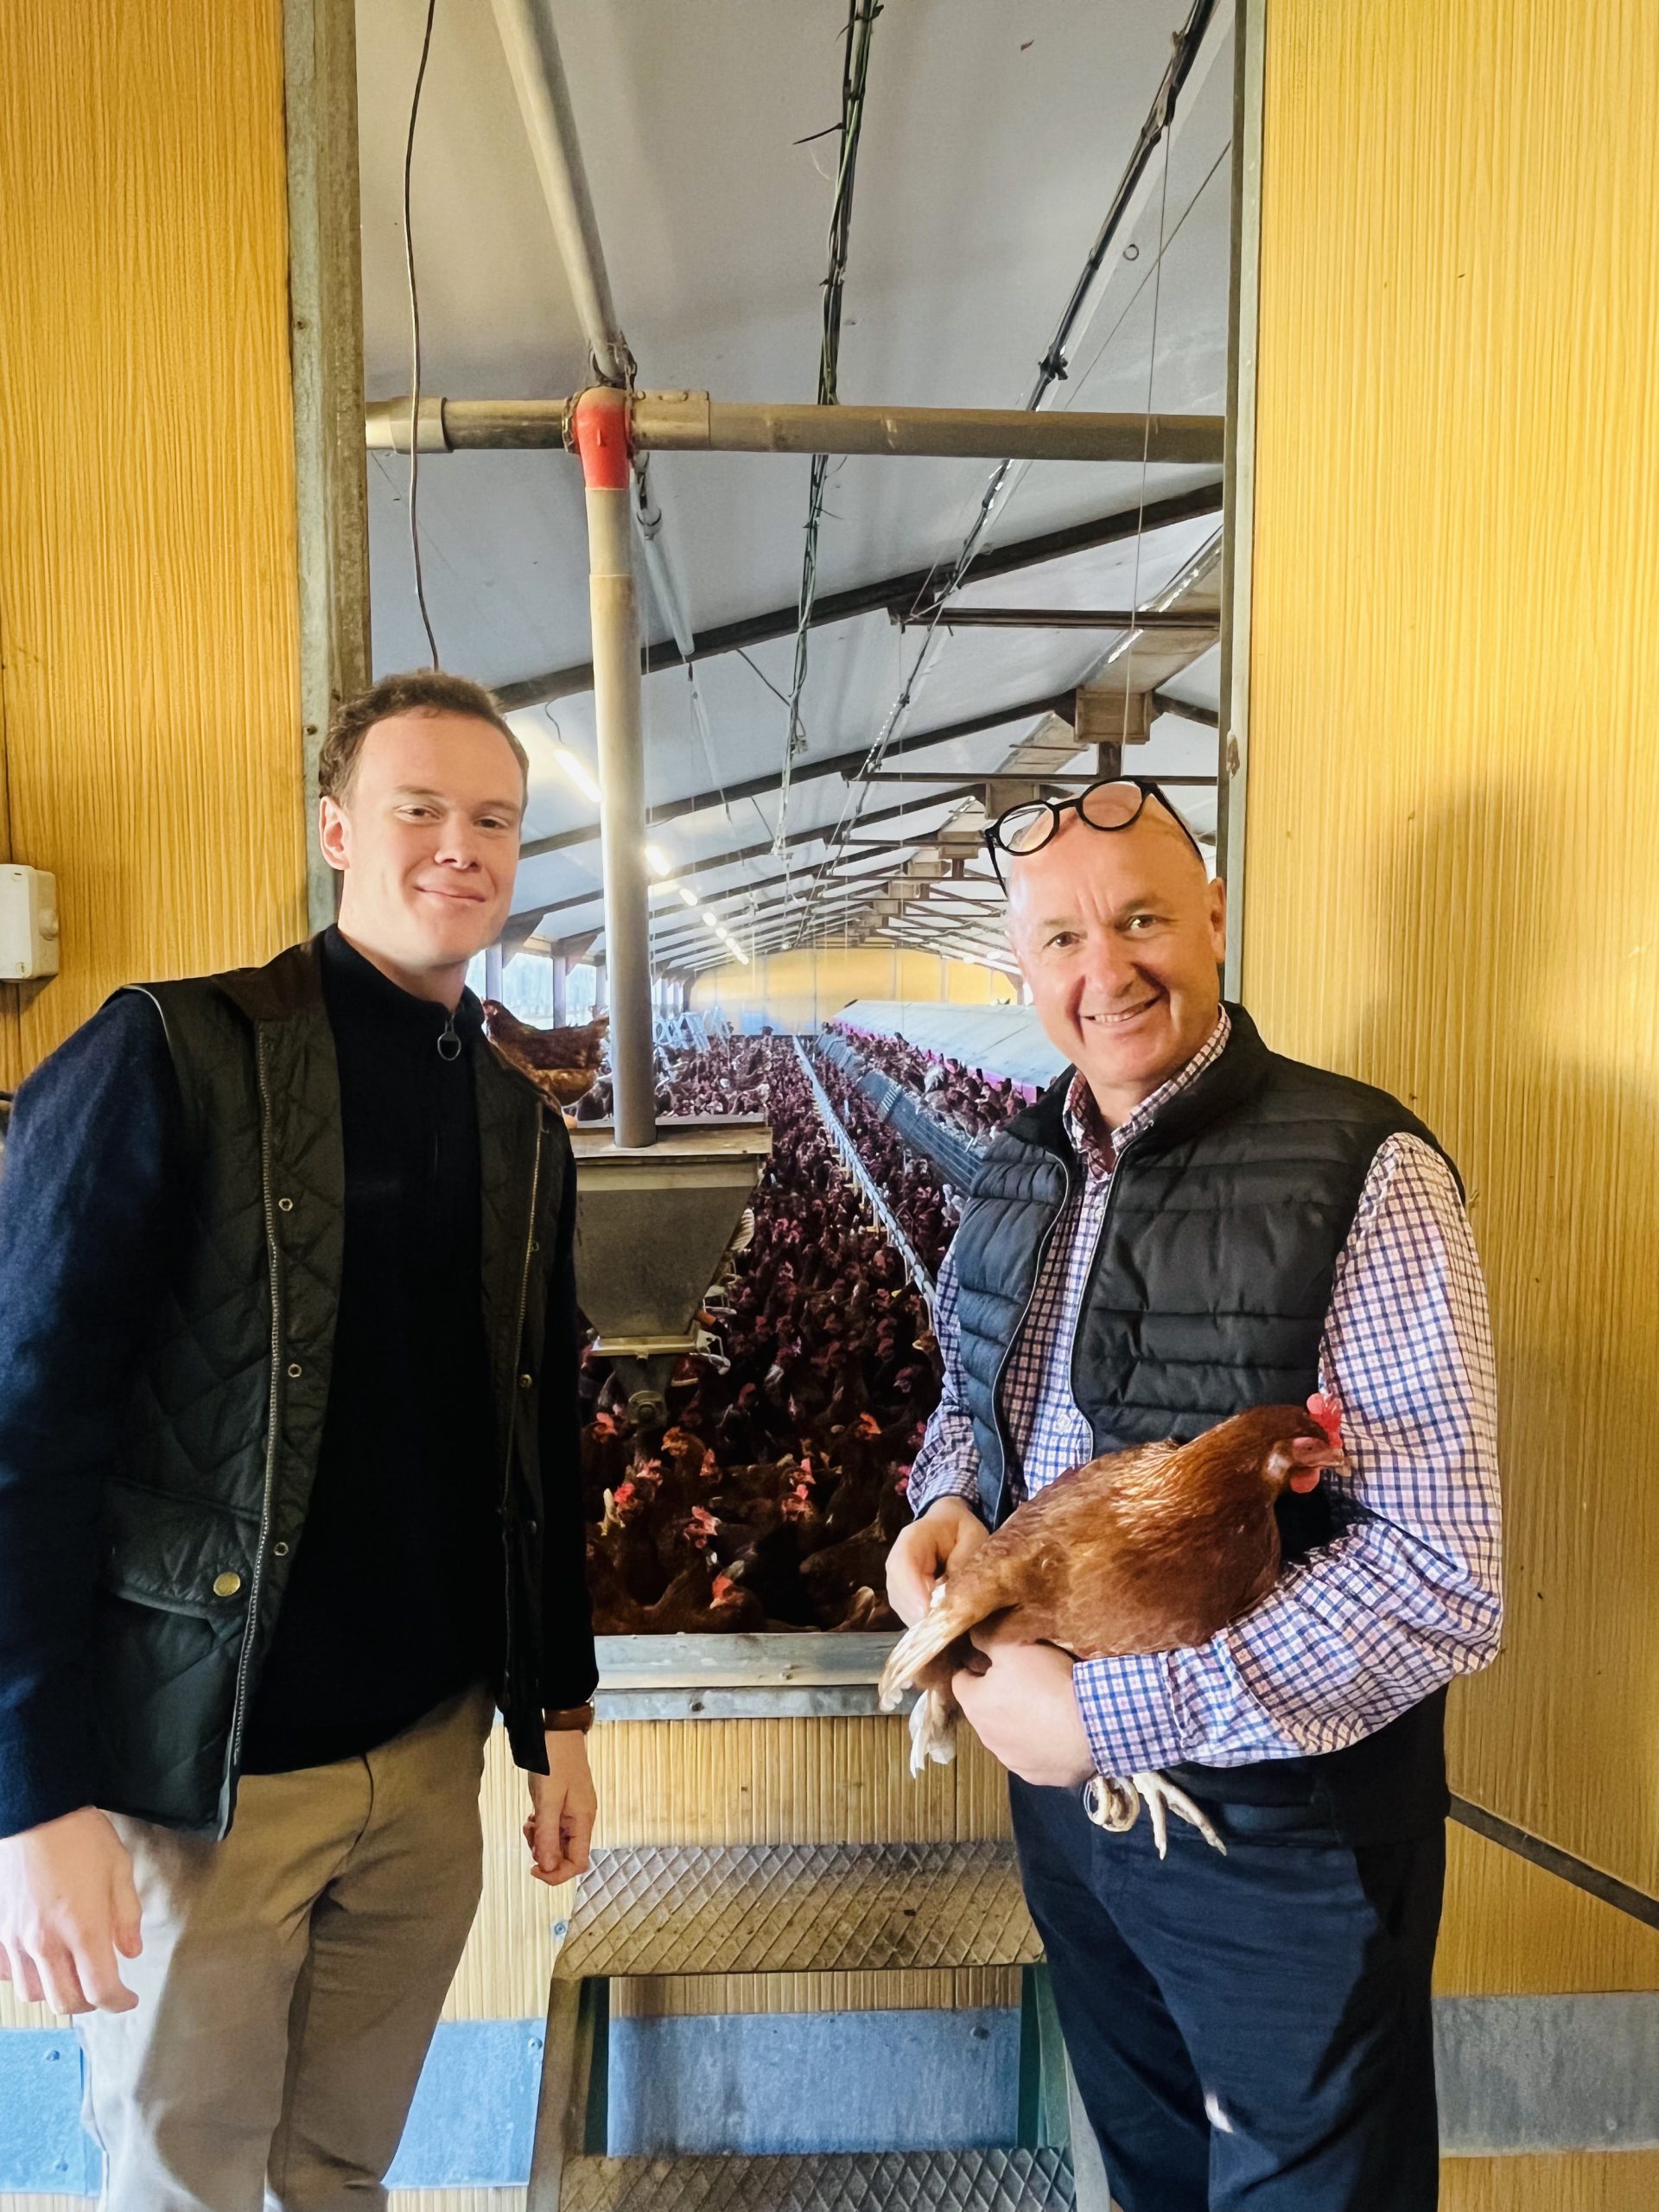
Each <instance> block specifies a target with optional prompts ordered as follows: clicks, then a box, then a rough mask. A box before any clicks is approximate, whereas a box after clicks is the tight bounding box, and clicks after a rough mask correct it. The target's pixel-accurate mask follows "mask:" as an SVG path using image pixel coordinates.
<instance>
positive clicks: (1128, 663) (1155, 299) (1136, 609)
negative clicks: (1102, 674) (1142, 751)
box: [1123, 130, 1170, 730]
mask: <svg viewBox="0 0 1659 2212" xmlns="http://www.w3.org/2000/svg"><path fill="white" fill-rule="evenodd" d="M1169 138H1170V134H1169V132H1168V131H1167V130H1166V131H1165V133H1164V176H1163V185H1162V189H1161V192H1160V196H1159V201H1158V258H1157V261H1156V262H1155V263H1154V272H1155V275H1154V283H1153V287H1152V336H1151V339H1150V340H1149V341H1148V343H1147V398H1146V406H1145V410H1144V414H1145V418H1146V419H1145V427H1144V429H1142V431H1141V496H1140V498H1139V499H1138V500H1137V501H1136V502H1135V567H1134V570H1133V575H1132V581H1131V582H1130V585H1129V613H1131V614H1138V613H1140V611H1141V544H1142V541H1143V538H1144V537H1145V527H1144V526H1145V523H1146V517H1147V458H1148V455H1149V454H1150V452H1151V448H1152V380H1153V378H1154V374H1155V373H1156V371H1157V367H1158V313H1159V309H1160V307H1161V306H1162V304H1163V296H1164V228H1165V225H1166V221H1167V219H1168V215H1169ZM1139 634H1140V633H1139V632H1138V631H1135V630H1133V629H1132V630H1131V631H1130V632H1129V635H1128V649H1127V651H1126V652H1124V655H1123V727H1124V728H1125V729H1126V730H1127V729H1128V726H1129V699H1130V696H1131V693H1130V690H1129V682H1130V678H1131V677H1132V675H1133V673H1134V670H1135V640H1136V639H1137V638H1138V636H1139Z"/></svg>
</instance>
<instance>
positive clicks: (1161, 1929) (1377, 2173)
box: [1011, 1780, 1446, 2212]
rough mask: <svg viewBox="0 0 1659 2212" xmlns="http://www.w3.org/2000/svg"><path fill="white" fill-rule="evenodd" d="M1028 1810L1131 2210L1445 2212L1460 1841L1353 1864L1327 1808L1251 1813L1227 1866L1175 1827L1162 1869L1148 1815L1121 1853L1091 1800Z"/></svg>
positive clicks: (1064, 1990) (1441, 1838) (1223, 1817)
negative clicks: (1449, 1879) (1447, 1974)
mask: <svg viewBox="0 0 1659 2212" xmlns="http://www.w3.org/2000/svg"><path fill="white" fill-rule="evenodd" d="M1011 1795H1012V1802H1013V1808H1014V1837H1015V1840H1016V1842H1017V1844H1018V1847H1019V1852H1020V1871H1021V1873H1022V1875H1023V1878H1024V1881H1025V1887H1026V1896H1027V1900H1028V1901H1029V1904H1030V1906H1031V1912H1032V1917H1033V1920H1034V1921H1035V1922H1036V1923H1037V1927H1038V1929H1039V1932H1040V1934H1041V1936H1042V1938H1043V1942H1044V1945H1045V1947H1046V1950H1047V1953H1048V1962H1049V1971H1050V1973H1051V1974H1052V1978H1053V1987H1054V1998H1055V2003H1056V2005H1057V2007H1058V2012H1059V2017H1060V2025H1061V2027H1062V2028H1063V2030H1064V2031H1065V2042H1066V2048H1067V2050H1068V2051H1069V2052H1070V2054H1071V2066H1072V2070H1073V2072H1074V2073H1075V2074H1076V2075H1077V2087H1078V2088H1079V2090H1080V2091H1081V2093H1082V2096H1083V2101H1084V2106H1085V2107H1086V2109H1087V2111H1088V2113H1089V2117H1090V2120H1092V2122H1093V2123H1094V2127H1095V2133H1096V2135H1097V2136H1098V2137H1099V2139H1100V2147H1101V2153H1102V2156H1103V2158H1104V2160H1105V2164H1106V2172H1107V2176H1108V2178H1109V2181H1110V2183H1111V2185H1112V2194H1113V2196H1114V2197H1115V2199H1116V2202H1117V2203H1118V2204H1119V2205H1121V2206H1122V2212H1433V2206H1434V2205H1435V2204H1436V2203H1437V2202H1438V2201H1439V2165H1440V2158H1439V2140H1438V2129H1437V2125H1436V2115H1435V2104H1434V2045H1433V2023H1432V2018H1431V2013H1430V2005H1429V1979H1430V1974H1431V1971H1432V1969H1433V1960H1434V1943H1435V1938H1436V1936H1437V1935H1438V1933H1439V1929H1440V1896H1441V1890H1442V1887H1443V1884H1444V1877H1445V1869H1446V1832H1445V1828H1444V1826H1443V1825H1441V1826H1440V1827H1437V1828H1436V1829H1435V1830H1434V1831H1433V1834H1430V1835H1428V1836H1427V1837H1422V1838H1420V1839H1419V1840H1415V1841H1412V1842H1404V1843H1386V1844H1371V1845H1362V1846H1358V1847H1352V1846H1350V1845H1346V1844H1344V1843H1342V1842H1341V1841H1339V1840H1338V1837H1337V1836H1336V1834H1335V1833H1334V1831H1333V1830H1332V1829H1331V1828H1330V1827H1328V1826H1327V1825H1325V1823H1324V1822H1323V1821H1322V1819H1321V1818H1320V1816H1319V1815H1317V1814H1315V1813H1314V1812H1313V1811H1312V1810H1311V1809H1308V1810H1305V1811H1304V1812H1302V1813H1301V1814H1300V1815H1295V1814H1292V1815H1289V1819H1290V1820H1291V1821H1293V1822H1295V1823H1297V1824H1296V1825H1294V1826H1291V1827H1287V1824H1286V1816H1285V1815H1283V1814H1280V1813H1276V1812H1275V1813H1273V1814H1269V1813H1267V1812H1265V1811H1262V1812H1256V1811H1253V1810H1252V1808H1243V1807H1241V1808H1234V1809H1233V1810H1232V1812H1231V1813H1229V1812H1228V1811H1226V1810H1224V1811H1222V1812H1221V1813H1220V1814H1219V1815H1217V1827H1220V1828H1221V1829H1222V1832H1223V1834H1224V1836H1225V1838H1226V1840H1227V1856H1226V1857H1225V1858H1223V1857H1222V1856H1221V1854H1220V1853H1218V1852H1217V1851H1215V1850H1213V1849H1212V1848H1211V1846H1210V1845H1209V1844H1207V1843H1205V1840H1204V1839H1203V1838H1202V1837H1201V1836H1200V1835H1199V1834H1198V1832H1197V1830H1196V1829H1193V1828H1191V1827H1187V1826H1185V1823H1183V1822H1181V1821H1175V1820H1173V1819H1172V1821H1171V1822H1170V1837H1169V1856H1168V1858H1167V1859H1166V1860H1163V1861H1161V1862H1160V1859H1159V1858H1158V1855H1157V1853H1156V1851H1155V1849H1154V1845H1153V1840H1152V1834H1151V1823H1150V1821H1148V1820H1147V1816H1146V1815H1145V1814H1144V1813H1143V1814H1142V1815H1141V1818H1140V1819H1139V1820H1138V1821H1136V1822H1135V1827H1133V1828H1131V1829H1130V1830H1129V1832H1128V1834H1127V1835H1114V1834H1109V1833H1108V1832H1107V1831H1106V1830H1104V1829H1102V1828H1098V1827H1095V1826H1094V1824H1093V1823H1092V1822H1091V1821H1090V1820H1089V1819H1088V1817H1087V1815H1085V1814H1084V1810H1083V1806H1082V1802H1081V1799H1080V1797H1079V1795H1078V1793H1077V1792H1076V1791H1075V1790H1068V1789H1033V1788H1031V1787H1030V1786H1029V1785H1028V1784H1027V1783H1022V1782H1019V1781H1017V1780H1016V1781H1014V1782H1013V1783H1011ZM1205 1809H1206V1810H1210V1809H1211V1808H1209V1807H1208V1806H1206V1808H1205ZM1252 1823H1253V1824H1254V1825H1252ZM1240 1827H1243V1833H1240V1832H1239V1831H1240ZM1263 1827H1267V1828H1268V1830H1269V1832H1268V1833H1262V1828H1263Z"/></svg>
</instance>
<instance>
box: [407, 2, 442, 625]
mask: <svg viewBox="0 0 1659 2212" xmlns="http://www.w3.org/2000/svg"><path fill="white" fill-rule="evenodd" d="M437 12H438V0H426V29H425V30H424V32H423V35H422V38H421V60H420V67H418V68H417V69H416V72H415V91H414V93H413V95H412V97H411V98H410V103H409V130H408V131H407V133H406V135H405V137H404V275H405V277H407V278H408V281H409V350H410V367H409V388H410V401H409V550H410V555H411V556H412V557H413V560H414V563H415V601H416V606H418V607H419V608H420V610H421V626H422V627H423V629H424V631H425V632H426V642H427V644H428V645H429V647H430V648H431V652H432V665H433V667H434V668H441V667H442V665H443V664H442V661H441V660H440V659H439V658H438V641H437V639H436V638H435V637H434V635H433V634H432V617H431V616H430V614H429V613H428V612H427V606H426V579H425V577H424V576H423V574H422V573H421V533H420V526H419V514H418V503H419V499H420V488H421V295H420V288H419V286H418V285H417V284H416V281H415V232H414V228H413V226H412V224H411V222H410V179H411V177H412V175H413V174H414V168H415V126H416V124H417V123H418V122H419V120H420V114H421V92H422V90H423V86H425V83H426V65H427V61H428V59H429V56H430V54H431V52H432V26H433V23H434V22H435V20H436V17H437Z"/></svg>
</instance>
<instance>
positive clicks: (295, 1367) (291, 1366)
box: [288, 1359, 305, 1383]
mask: <svg viewBox="0 0 1659 2212" xmlns="http://www.w3.org/2000/svg"><path fill="white" fill-rule="evenodd" d="M304 1372H305V1370H304V1369H303V1368H302V1366H301V1365H300V1363H299V1361H298V1360H297V1359H290V1360H289V1363H288V1379H289V1382H290V1383H297V1382H298V1381H299V1379H300V1377H301V1376H302V1375H303V1374H304Z"/></svg>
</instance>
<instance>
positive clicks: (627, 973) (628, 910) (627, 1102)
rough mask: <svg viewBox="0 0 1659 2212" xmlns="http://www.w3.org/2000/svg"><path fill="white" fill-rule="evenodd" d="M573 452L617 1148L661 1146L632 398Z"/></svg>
mask: <svg viewBox="0 0 1659 2212" xmlns="http://www.w3.org/2000/svg"><path fill="white" fill-rule="evenodd" d="M575 437H576V449H577V451H578V452H579V453H580V454H581V455H582V478H583V481H584V482H585V484H586V486H587V491H588V593H589V604H590V609H591V614H592V621H593V632H594V719H595V721H596V724H597V728H598V735H599V798H600V853H601V866H602V868H603V870H604V876H605V962H606V966H607V969H609V971H610V1001H611V1071H612V1079H613V1098H614V1102H615V1125H616V1141H617V1143H618V1144H619V1145H620V1146H624V1147H639V1146H643V1145H651V1144H655V1143H656V1141H657V1115H656V1091H657V1084H656V1075H655V1070H654V1067H653V1064H652V1025H651V905H650V899H651V893H650V878H649V876H648V874H647V873H646V868H645V744H644V739H643V734H642V718H641V711H640V690H641V686H640V679H639V594H638V590H637V588H636V586H635V583H634V576H633V537H632V521H631V518H630V514H629V508H630V506H631V505H632V493H631V491H630V488H629V486H630V484H631V482H632V472H631V467H630V460H629V441H628V403H627V397H626V394H625V393H622V392H620V391H610V390H608V389H607V388H604V387H600V388H598V389H595V390H594V391H587V392H584V393H583V394H582V397H581V399H580V400H579V401H578V402H577V403H576V408H575Z"/></svg>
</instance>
